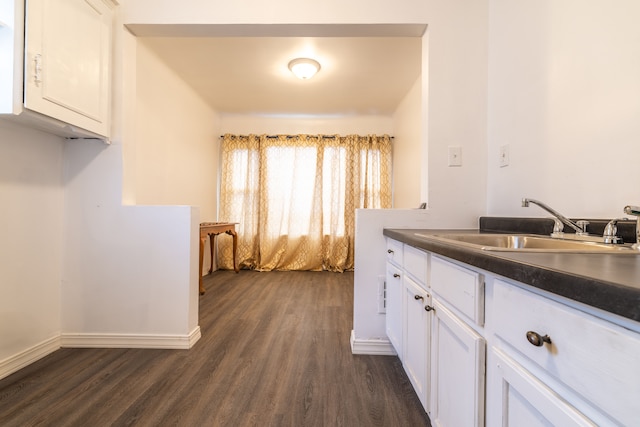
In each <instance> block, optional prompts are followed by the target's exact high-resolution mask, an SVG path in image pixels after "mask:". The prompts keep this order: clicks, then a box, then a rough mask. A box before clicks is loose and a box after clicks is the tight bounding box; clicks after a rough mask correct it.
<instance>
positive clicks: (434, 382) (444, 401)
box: [431, 298, 485, 427]
mask: <svg viewBox="0 0 640 427" xmlns="http://www.w3.org/2000/svg"><path fill="white" fill-rule="evenodd" d="M433 305H434V309H435V310H434V311H435V316H434V318H433V329H432V335H431V340H432V341H431V396H433V399H432V402H431V422H432V424H433V425H434V426H443V427H457V426H465V427H472V426H476V427H477V426H483V425H484V378H485V340H484V338H483V337H482V336H480V335H478V334H477V333H476V332H475V331H474V330H473V329H471V328H470V327H469V326H467V325H466V324H465V323H464V322H463V321H461V320H460V319H459V318H458V317H456V316H455V315H454V314H453V313H451V312H450V311H449V310H448V309H446V308H445V307H444V306H443V305H442V304H440V302H439V301H438V300H437V299H436V298H434V299H433Z"/></svg>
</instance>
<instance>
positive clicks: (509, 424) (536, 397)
mask: <svg viewBox="0 0 640 427" xmlns="http://www.w3.org/2000/svg"><path fill="white" fill-rule="evenodd" d="M489 364H490V365H489V366H490V368H491V370H492V375H491V376H490V377H489V378H490V383H489V384H488V389H489V395H490V397H491V398H492V399H493V400H491V401H490V403H491V405H489V413H488V414H487V422H488V425H500V426H503V427H538V426H539V427H545V426H546V427H548V426H562V427H565V426H566V427H572V426H596V425H597V424H595V423H593V422H591V421H590V420H589V419H587V418H586V417H585V416H584V415H582V414H581V413H580V412H579V411H578V410H577V409H576V408H574V407H573V406H571V405H570V404H569V403H568V402H567V401H566V400H564V399H562V398H561V397H560V396H559V395H558V394H557V393H556V392H554V391H553V390H551V389H550V388H549V387H547V386H546V385H545V384H544V383H543V382H541V381H540V380H539V379H538V378H537V377H536V376H535V375H533V374H532V373H531V372H529V371H528V370H526V369H525V368H524V367H522V365H520V364H519V363H518V362H516V361H515V360H513V359H512V358H510V357H509V356H508V355H507V354H505V353H504V352H502V351H501V350H500V349H496V348H493V349H492V351H491V354H490V355H489Z"/></svg>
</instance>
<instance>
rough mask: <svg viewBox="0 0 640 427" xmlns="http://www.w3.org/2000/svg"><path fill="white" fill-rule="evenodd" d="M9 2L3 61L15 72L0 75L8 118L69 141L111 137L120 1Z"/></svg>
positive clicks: (2, 110)
mask: <svg viewBox="0 0 640 427" xmlns="http://www.w3.org/2000/svg"><path fill="white" fill-rule="evenodd" d="M3 1H4V2H5V3H6V4H5V5H4V6H3V8H2V12H3V14H6V15H7V16H5V17H3V19H6V20H7V23H6V27H5V28H4V29H3V31H2V38H3V40H2V42H3V43H6V44H7V47H9V46H10V47H11V49H10V50H6V51H5V52H4V53H3V60H5V59H6V60H7V61H12V62H13V65H14V66H13V67H12V68H13V70H12V73H10V74H9V73H7V74H2V75H1V76H0V80H2V81H0V86H2V89H3V92H4V93H3V94H2V97H3V100H2V102H0V106H1V107H2V108H0V113H2V114H3V116H4V117H5V118H9V119H15V120H17V121H20V122H22V123H24V124H26V125H31V126H33V127H37V128H40V129H42V130H46V131H49V132H51V133H54V134H59V135H61V136H67V137H100V138H108V137H109V130H110V120H109V118H110V114H109V113H110V98H111V97H110V93H111V44H112V35H113V29H112V26H113V8H114V7H115V3H114V1H113V0H29V1H27V2H23V1H17V0H16V1H11V0H3ZM25 4H26V6H25ZM9 6H11V7H9ZM4 98H6V99H4Z"/></svg>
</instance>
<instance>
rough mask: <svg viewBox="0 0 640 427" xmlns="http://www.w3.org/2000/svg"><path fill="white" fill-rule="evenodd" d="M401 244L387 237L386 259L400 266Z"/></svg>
mask: <svg viewBox="0 0 640 427" xmlns="http://www.w3.org/2000/svg"><path fill="white" fill-rule="evenodd" d="M403 246H404V245H403V244H402V243H401V242H398V241H397V240H393V239H389V238H387V261H391V262H392V263H394V264H395V265H398V266H401V267H402V253H403Z"/></svg>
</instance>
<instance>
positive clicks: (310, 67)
mask: <svg viewBox="0 0 640 427" xmlns="http://www.w3.org/2000/svg"><path fill="white" fill-rule="evenodd" d="M289 69H290V70H291V72H292V73H293V74H295V76H296V77H297V78H299V79H302V80H307V79H310V78H311V77H313V76H314V75H315V74H316V73H317V72H318V70H320V63H318V61H316V60H313V59H310V58H296V59H293V60H291V61H290V62H289Z"/></svg>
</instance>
